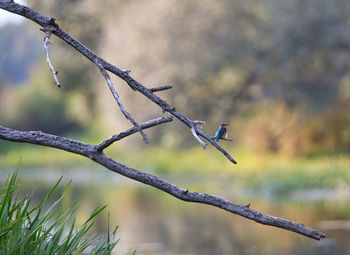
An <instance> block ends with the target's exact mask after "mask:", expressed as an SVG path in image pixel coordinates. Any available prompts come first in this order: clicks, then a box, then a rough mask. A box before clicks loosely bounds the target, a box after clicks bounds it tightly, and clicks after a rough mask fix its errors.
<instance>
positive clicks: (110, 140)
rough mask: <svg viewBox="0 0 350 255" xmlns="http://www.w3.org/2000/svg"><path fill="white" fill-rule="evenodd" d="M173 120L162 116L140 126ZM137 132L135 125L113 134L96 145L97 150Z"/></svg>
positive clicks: (148, 126)
mask: <svg viewBox="0 0 350 255" xmlns="http://www.w3.org/2000/svg"><path fill="white" fill-rule="evenodd" d="M172 120H173V117H172V116H165V117H160V118H157V119H153V120H150V121H147V122H145V123H142V124H140V128H142V129H146V128H150V127H154V126H156V125H160V124H163V123H166V122H170V121H172ZM136 132H138V130H137V128H136V127H135V126H134V127H132V128H129V129H127V130H125V131H123V132H121V133H119V134H117V135H113V136H111V137H109V138H107V139H105V140H103V141H102V142H100V143H99V144H97V145H95V148H96V150H97V151H103V150H104V149H106V148H107V147H108V146H110V145H112V144H113V143H114V142H116V141H119V140H121V139H123V138H125V137H127V136H129V135H132V134H134V133H136Z"/></svg>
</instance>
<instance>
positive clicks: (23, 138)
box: [0, 126, 325, 240]
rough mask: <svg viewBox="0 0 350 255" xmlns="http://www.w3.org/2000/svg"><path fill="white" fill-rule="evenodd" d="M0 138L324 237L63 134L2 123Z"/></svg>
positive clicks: (266, 222)
mask: <svg viewBox="0 0 350 255" xmlns="http://www.w3.org/2000/svg"><path fill="white" fill-rule="evenodd" d="M0 139H3V140H8V141H13V142H24V143H31V144H38V145H43V146H49V147H53V148H57V149H60V150H65V151H69V152H72V153H75V154H79V155H82V156H84V157H87V158H89V159H91V160H93V161H95V162H97V163H98V164H100V165H102V166H104V167H106V168H108V169H110V170H112V171H113V172H116V173H119V174H121V175H124V176H126V177H128V178H131V179H133V180H135V181H138V182H142V183H144V184H147V185H150V186H153V187H155V188H157V189H160V190H162V191H165V192H167V193H168V194H170V195H172V196H174V197H176V198H178V199H181V200H184V201H187V202H196V203H202V204H207V205H211V206H215V207H218V208H221V209H223V210H226V211H229V212H231V213H234V214H237V215H240V216H242V217H245V218H247V219H250V220H253V221H256V222H258V223H261V224H264V225H269V226H274V227H277V228H283V229H286V230H290V231H293V232H295V233H298V234H301V235H304V236H307V237H310V238H313V239H316V240H320V239H322V238H324V237H325V235H324V234H323V233H321V232H319V231H317V230H314V229H312V228H309V227H306V226H304V224H302V223H296V222H293V221H289V220H286V219H282V218H278V217H274V216H270V215H266V214H263V213H261V212H258V211H255V210H253V209H251V208H250V207H249V205H238V204H235V203H232V202H230V201H228V200H226V199H224V198H221V197H218V196H213V195H210V194H205V193H199V192H191V191H188V190H184V189H182V188H179V187H177V186H176V185H174V184H172V183H170V182H167V181H165V180H163V179H160V178H159V177H157V176H154V175H151V174H147V173H144V172H141V171H138V170H136V169H133V168H130V167H127V166H125V165H123V164H121V163H119V162H117V161H115V160H113V159H111V158H110V157H108V156H106V155H105V154H104V153H103V152H101V151H99V150H98V149H97V146H96V145H90V144H86V143H82V142H79V141H76V140H72V139H68V138H65V137H60V136H55V135H50V134H46V133H43V132H41V131H18V130H13V129H10V128H6V127H2V126H0Z"/></svg>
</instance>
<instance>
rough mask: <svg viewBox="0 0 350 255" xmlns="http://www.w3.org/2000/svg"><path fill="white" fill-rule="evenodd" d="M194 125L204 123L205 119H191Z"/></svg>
mask: <svg viewBox="0 0 350 255" xmlns="http://www.w3.org/2000/svg"><path fill="white" fill-rule="evenodd" d="M192 123H193V124H194V125H205V121H203V120H194V121H192Z"/></svg>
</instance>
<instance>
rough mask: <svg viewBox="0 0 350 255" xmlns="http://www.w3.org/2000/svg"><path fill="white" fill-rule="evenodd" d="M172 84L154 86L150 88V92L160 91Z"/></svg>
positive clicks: (169, 87)
mask: <svg viewBox="0 0 350 255" xmlns="http://www.w3.org/2000/svg"><path fill="white" fill-rule="evenodd" d="M172 87H173V86H171V85H167V86H161V87H156V88H151V89H150V90H151V92H157V91H162V90H167V89H171V88H172Z"/></svg>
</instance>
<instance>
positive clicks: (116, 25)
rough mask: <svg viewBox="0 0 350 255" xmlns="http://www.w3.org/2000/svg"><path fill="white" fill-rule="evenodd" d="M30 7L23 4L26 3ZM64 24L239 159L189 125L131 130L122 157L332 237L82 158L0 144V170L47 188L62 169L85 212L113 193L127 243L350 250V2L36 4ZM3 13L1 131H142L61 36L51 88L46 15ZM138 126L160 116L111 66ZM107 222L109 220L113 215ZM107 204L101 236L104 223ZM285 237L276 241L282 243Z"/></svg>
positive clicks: (91, 134) (179, 249)
mask: <svg viewBox="0 0 350 255" xmlns="http://www.w3.org/2000/svg"><path fill="white" fill-rule="evenodd" d="M22 3H23V2H22ZM24 3H25V4H27V5H28V6H30V7H31V8H33V9H35V10H37V11H38V12H40V13H42V14H43V15H45V16H50V17H55V18H56V20H57V23H58V24H59V25H60V27H61V28H63V29H64V30H65V31H67V32H69V33H70V34H71V35H73V36H74V37H76V38H77V39H79V40H80V41H81V42H82V43H83V44H85V45H86V46H88V47H89V48H90V49H92V50H93V51H94V52H96V53H97V54H98V55H100V56H101V57H102V58H104V59H106V60H107V61H109V62H111V63H113V64H115V65H116V66H118V67H120V68H123V69H130V70H131V75H132V76H133V77H134V78H135V79H136V80H138V81H139V82H141V83H142V84H143V85H144V86H146V87H157V86H163V85H169V84H170V85H172V86H173V89H171V90H167V91H163V92H158V94H159V96H160V97H162V98H164V99H165V100H167V101H168V102H169V103H170V104H171V105H174V106H175V107H176V109H177V110H178V111H179V112H182V113H183V114H185V115H186V116H188V117H189V118H191V119H199V120H204V121H206V125H205V126H204V127H203V130H204V131H205V132H207V133H208V134H211V135H214V134H215V132H216V129H217V127H218V125H219V124H220V123H222V122H229V123H230V126H229V129H228V131H229V137H231V138H232V139H233V142H226V141H220V144H221V145H222V146H223V147H224V148H225V149H226V150H228V151H229V152H230V153H231V155H232V156H233V157H234V158H235V159H236V160H237V161H238V165H237V166H235V165H232V164H231V163H230V162H229V161H228V160H227V159H226V158H225V157H224V156H222V154H220V153H219V152H218V151H216V150H215V149H213V148H211V147H209V148H208V149H207V150H203V149H202V148H201V147H200V145H199V144H198V143H197V142H196V140H195V139H194V138H193V136H192V134H191V132H190V130H188V128H187V127H185V126H184V125H183V124H182V123H181V122H179V121H176V120H175V121H173V122H172V123H168V124H164V125H161V126H158V127H155V128H152V129H149V130H146V133H147V135H148V136H149V138H150V145H145V144H143V142H142V138H141V137H140V135H138V134H135V135H133V136H132V137H128V138H126V139H124V140H123V141H120V142H118V143H117V144H114V145H113V146H111V148H109V149H108V150H107V151H106V152H107V154H108V155H110V156H112V157H113V158H114V159H116V160H117V161H120V162H121V163H123V164H127V165H129V166H131V167H134V168H136V169H139V170H142V171H145V172H148V173H152V174H156V175H158V176H161V177H162V178H164V179H166V180H168V181H172V182H173V183H174V184H176V185H178V186H180V187H182V188H189V189H191V190H193V191H199V192H210V193H212V194H215V195H219V196H224V197H225V198H227V199H229V200H231V201H234V202H236V203H239V204H246V203H248V202H251V203H252V208H253V209H255V210H258V211H261V212H263V213H268V214H272V215H274V216H279V217H283V218H288V219H290V220H293V221H296V222H303V223H305V225H308V226H310V227H313V228H316V229H318V230H320V231H322V232H324V233H326V235H327V239H325V240H323V241H313V240H311V239H308V238H306V237H302V236H298V235H297V234H294V233H289V232H287V231H284V230H278V229H275V228H272V227H266V226H261V225H258V224H257V223H254V222H250V221H248V220H246V219H243V218H241V217H238V216H235V215H231V214H229V213H226V212H221V211H220V210H219V209H215V208H210V207H209V206H204V205H198V204H193V205H192V204H186V203H184V202H182V201H178V200H176V199H175V198H172V197H170V196H169V195H166V194H163V193H162V192H159V191H157V190H155V189H154V188H149V187H145V186H144V185H141V184H138V183H135V182H133V181H130V180H127V179H126V178H124V177H120V176H118V175H116V174H113V173H111V172H109V171H108V170H106V169H103V168H101V167H99V166H97V165H96V164H94V163H91V162H89V161H88V160H86V159H83V158H81V157H79V156H75V155H70V154H69V153H66V152H61V151H58V150H54V149H50V148H44V147H43V148H42V147H37V146H34V145H25V144H15V143H9V142H5V141H0V173H1V178H2V179H6V176H7V174H8V173H9V172H11V171H13V170H14V169H17V168H19V171H20V176H22V183H23V185H25V187H26V188H28V190H31V189H32V188H33V187H36V190H37V196H38V197H37V198H38V199H39V198H40V196H41V194H43V193H44V191H45V190H47V189H48V188H49V187H50V185H51V184H52V183H54V182H55V181H57V180H58V178H59V177H60V176H62V175H63V176H64V178H65V180H66V181H67V182H68V181H69V180H71V179H72V180H73V185H72V189H71V192H70V196H67V197H66V200H65V203H64V205H63V206H69V205H70V204H71V203H73V202H75V201H77V200H80V201H81V207H80V209H79V211H78V217H81V218H82V219H83V218H84V217H87V216H88V215H89V213H91V212H92V210H93V209H94V208H95V207H97V206H98V205H100V204H106V205H107V206H108V208H107V209H108V211H109V212H110V213H111V223H112V225H119V226H120V231H119V236H120V238H121V240H120V242H119V245H118V246H117V248H116V252H117V253H116V254H125V253H126V252H127V251H130V250H132V249H136V250H137V254H162V255H168V254H202V255H205V254H350V186H349V185H350V172H349V167H350V157H349V154H350V128H349V125H350V2H349V1H348V0H335V1H326V0H308V1H302V0H285V1H279V0H260V1H258V0H248V1H238V0H234V1H233V0H222V1H209V0H203V1H198V0H188V1H181V3H180V2H178V1H175V0H163V1H156V0H150V1H140V0H132V1H131V0H130V1H121V0H118V1H115V0H106V1H104V2H103V4H101V2H99V1H93V0H75V1H68V0H61V1H53V0H46V1H43V0H33V1H30V2H29V3H26V2H24ZM15 16H16V15H14V14H12V15H8V14H6V12H4V11H2V10H1V12H0V25H1V26H0V51H1V54H0V120H1V123H0V124H1V125H2V126H7V127H10V128H15V129H20V130H42V131H44V132H48V133H51V134H56V135H64V136H67V137H70V138H73V139H79V140H82V141H84V142H87V143H92V144H94V143H98V142H99V141H101V140H102V139H104V138H106V137H108V136H110V135H113V134H115V133H118V132H121V131H123V130H124V129H126V128H128V127H130V123H129V122H128V120H126V119H125V118H124V116H123V115H122V114H121V113H120V110H119V108H118V106H117V104H116V102H115V101H114V99H113V97H112V95H111V93H110V92H109V89H108V87H107V86H106V83H105V80H104V79H103V77H102V76H101V75H100V73H99V71H98V69H97V68H96V67H95V66H94V64H92V63H91V62H90V61H89V60H87V59H85V58H84V57H83V56H82V55H80V54H79V53H77V52H76V51H75V50H73V49H72V48H71V47H70V46H68V45H67V44H66V43H64V42H62V41H61V40H60V39H58V38H55V37H52V39H51V40H50V42H51V43H52V45H50V54H51V60H52V62H53V65H54V67H55V69H56V70H57V71H58V72H59V74H58V77H59V79H60V82H61V84H62V88H60V89H58V88H57V87H56V86H55V85H54V80H53V77H52V74H51V72H50V70H49V68H48V65H47V63H46V60H45V55H44V48H43V42H42V41H43V38H44V34H43V33H42V32H41V31H40V30H39V26H38V25H36V24H34V23H33V22H30V21H26V20H24V19H21V18H17V19H16V18H15ZM113 82H114V85H115V87H116V90H117V91H118V93H119V94H120V96H121V99H122V102H123V104H124V106H125V107H126V109H127V110H128V111H129V112H130V113H131V114H132V115H133V116H134V117H135V119H136V120H137V121H138V122H139V123H141V122H144V121H147V120H149V119H152V118H155V117H159V116H162V115H163V113H162V111H161V110H160V109H159V108H158V107H156V106H155V105H153V104H152V103H150V102H149V101H148V100H147V99H146V98H144V97H143V96H141V95H139V94H137V93H136V92H134V91H132V90H130V88H129V87H128V86H125V85H126V84H125V83H124V82H123V81H122V80H120V79H118V78H116V77H113ZM101 217H102V216H101ZM106 218H107V212H106V213H105V214H104V218H103V217H102V218H101V222H99V224H97V226H96V231H104V230H105V229H106V227H107V226H106ZM276 240H278V241H277V242H276Z"/></svg>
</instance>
